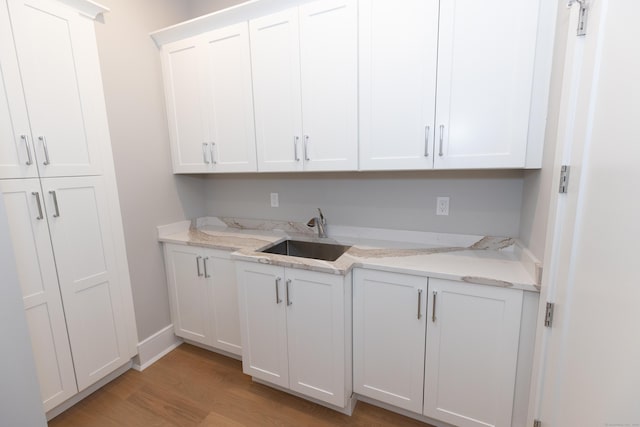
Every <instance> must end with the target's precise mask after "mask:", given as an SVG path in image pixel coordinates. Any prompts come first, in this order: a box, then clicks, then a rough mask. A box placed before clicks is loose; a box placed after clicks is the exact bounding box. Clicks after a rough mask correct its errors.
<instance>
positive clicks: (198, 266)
mask: <svg viewBox="0 0 640 427" xmlns="http://www.w3.org/2000/svg"><path fill="white" fill-rule="evenodd" d="M201 259H202V257H201V256H197V257H196V270H198V277H202V272H201V271H200V260H201Z"/></svg>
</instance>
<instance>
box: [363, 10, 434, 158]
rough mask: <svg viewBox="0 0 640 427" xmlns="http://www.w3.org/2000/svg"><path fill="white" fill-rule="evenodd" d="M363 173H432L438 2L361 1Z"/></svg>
mask: <svg viewBox="0 0 640 427" xmlns="http://www.w3.org/2000/svg"><path fill="white" fill-rule="evenodd" d="M359 17H360V19H359V26H360V28H359V31H360V46H359V47H360V49H359V55H360V79H359V85H360V169H364V170H367V169H369V170H380V169H430V168H432V167H433V140H434V120H435V98H436V92H435V91H436V58H437V49H438V0H427V1H425V0H410V1H403V2H402V4H401V5H398V4H395V3H394V2H380V1H374V0H361V1H360V3H359Z"/></svg>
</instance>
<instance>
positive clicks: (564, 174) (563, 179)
mask: <svg viewBox="0 0 640 427" xmlns="http://www.w3.org/2000/svg"><path fill="white" fill-rule="evenodd" d="M569 169H570V168H569V166H568V165H562V168H560V187H559V188H558V193H560V194H563V193H566V192H567V187H569Z"/></svg>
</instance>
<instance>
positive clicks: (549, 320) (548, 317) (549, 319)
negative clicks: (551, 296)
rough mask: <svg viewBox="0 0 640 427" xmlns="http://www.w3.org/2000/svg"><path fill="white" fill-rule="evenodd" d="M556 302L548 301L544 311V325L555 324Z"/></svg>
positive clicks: (548, 326)
mask: <svg viewBox="0 0 640 427" xmlns="http://www.w3.org/2000/svg"><path fill="white" fill-rule="evenodd" d="M554 307H555V304H554V303H552V302H548V303H547V308H546V309H545V311H544V326H546V327H547V328H550V327H551V325H553V309H554Z"/></svg>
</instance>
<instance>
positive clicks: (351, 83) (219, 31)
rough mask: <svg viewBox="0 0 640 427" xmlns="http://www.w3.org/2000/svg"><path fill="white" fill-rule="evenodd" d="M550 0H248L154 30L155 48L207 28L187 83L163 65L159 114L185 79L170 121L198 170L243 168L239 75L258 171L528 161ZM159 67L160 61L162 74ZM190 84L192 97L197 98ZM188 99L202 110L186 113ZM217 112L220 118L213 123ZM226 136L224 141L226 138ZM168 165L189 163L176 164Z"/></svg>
mask: <svg viewBox="0 0 640 427" xmlns="http://www.w3.org/2000/svg"><path fill="white" fill-rule="evenodd" d="M396 3H397V4H396ZM556 6H557V1H556V0H554V1H542V0H533V1H532V0H514V1H509V2H505V1H503V0H487V1H481V2H479V1H474V0H406V1H403V2H391V1H387V2H385V1H375V0H317V1H313V2H304V1H296V0H287V1H284V0H283V1H282V2H267V1H264V2H263V1H253V2H246V3H243V4H241V5H238V6H235V7H233V8H231V9H228V10H223V11H219V12H216V13H214V14H210V15H206V16H203V17H200V18H197V19H195V20H192V21H189V22H186V23H184V24H181V25H178V26H173V27H169V28H167V29H164V30H161V31H158V32H156V33H154V34H153V37H154V39H155V40H156V42H157V43H158V44H159V45H162V46H163V48H162V49H163V51H164V56H165V57H166V56H167V52H168V50H169V47H171V48H173V45H175V44H176V40H187V39H188V38H189V37H195V38H198V37H203V36H202V34H203V33H202V32H203V31H206V30H207V28H210V29H212V31H211V32H209V33H206V34H208V35H209V36H215V37H214V38H213V39H210V40H208V43H210V46H209V49H208V53H207V55H206V56H207V58H206V59H205V62H206V63H207V64H208V65H207V67H208V68H207V70H208V71H207V73H205V74H207V75H206V76H205V79H204V81H199V79H198V77H197V76H195V75H194V73H195V71H194V70H187V71H186V72H185V73H184V74H186V75H187V77H186V78H187V79H189V81H188V82H175V83H172V82H171V80H172V79H174V78H176V79H177V78H185V77H178V76H177V73H173V74H174V75H175V77H174V76H169V77H165V78H166V79H167V97H168V108H169V120H170V124H171V126H172V127H176V126H178V128H179V125H176V124H175V123H178V121H179V120H178V119H177V118H172V115H174V116H176V113H175V111H173V110H172V108H175V106H172V104H175V105H178V104H179V103H180V101H179V100H178V99H176V100H175V101H172V97H175V98H179V95H177V94H172V91H174V90H175V91H178V90H179V88H180V87H181V86H185V87H186V88H187V89H186V90H187V94H185V95H183V96H184V100H185V102H186V103H188V104H189V105H188V107H186V109H185V111H187V112H185V113H184V117H185V118H184V122H185V123H192V122H194V123H193V124H192V126H187V128H188V129H189V130H188V131H183V134H184V135H187V134H191V133H193V134H195V136H194V137H193V138H192V139H194V140H196V139H198V142H197V143H196V142H194V144H197V146H194V147H191V148H189V152H190V153H192V157H193V158H194V159H196V161H198V162H201V166H202V167H203V168H205V169H206V170H207V171H238V172H240V171H249V170H255V169H251V168H250V167H249V166H248V165H249V163H243V161H244V159H245V154H246V156H248V157H247V158H250V157H251V156H250V149H249V148H248V149H247V150H246V151H245V149H244V146H243V145H242V143H243V142H247V141H250V140H251V139H252V137H253V136H254V133H252V132H251V126H250V124H249V123H248V121H245V120H250V119H251V116H252V115H251V109H250V108H246V107H247V106H248V105H249V106H250V105H251V102H250V100H249V97H247V91H248V90H250V89H251V83H253V87H252V89H253V99H254V105H253V106H254V110H253V111H254V112H255V142H256V151H257V170H258V171H260V172H263V171H264V172H272V171H340V170H342V171H349V170H401V169H498V168H535V167H540V165H541V160H542V147H543V144H544V133H545V126H546V114H547V103H548V95H549V87H550V75H551V65H552V64H551V61H552V57H553V42H554V33H555V28H554V25H555V17H556V12H557V7H556ZM283 8H284V9H283ZM243 19H245V20H248V22H249V24H248V25H249V29H250V30H249V32H250V51H251V52H250V55H248V56H250V59H251V64H250V65H247V64H248V62H249V61H248V60H247V55H246V54H245V53H246V52H247V49H248V47H247V45H246V44H245V42H244V41H243V40H244V39H245V37H244V36H243V35H242V34H243V32H244V31H245V24H246V21H243V22H241V23H236V22H238V21H239V20H240V21H241V20H243ZM226 23H228V24H233V25H230V26H227V27H225V26H224V25H225V24H226ZM185 49H186V47H185ZM176 52H179V54H180V55H181V54H184V55H185V56H187V55H188V54H187V53H185V52H183V51H182V50H180V49H178V50H177V51H176ZM174 54H177V53H174ZM249 69H250V72H251V73H249V71H248V70H249ZM170 72H171V71H170V70H169V71H167V66H165V76H166V75H167V73H170ZM189 76H190V77H189ZM245 76H248V77H245ZM220 82H223V83H220ZM194 85H198V88H199V90H196V88H194ZM216 88H217V89H216ZM203 91H204V92H205V93H206V94H207V99H206V102H205V103H206V104H207V106H205V107H201V106H198V104H199V103H201V102H202V101H201V100H199V99H198V98H199V97H198V95H199V93H198V92H203ZM231 94H233V96H231ZM245 102H246V103H245ZM222 107H224V108H222ZM202 108H204V110H206V111H209V112H208V113H206V114H205V116H206V117H207V120H206V122H207V123H208V125H209V126H210V127H212V129H213V130H211V129H209V130H206V131H204V134H205V135H208V137H202V136H200V132H201V130H200V127H199V126H198V125H197V123H195V122H197V121H198V120H199V119H198V117H199V116H198V114H200V113H201V111H202ZM193 109H196V110H197V109H201V111H195V112H194V114H193V115H192V114H191V113H192V112H193V111H192V110H193ZM212 110H213V111H214V112H213V113H212V112H211V111H212ZM222 112H224V113H222ZM216 114H222V115H223V116H224V117H223V118H222V123H223V124H224V125H225V126H227V129H223V130H217V129H216V126H219V124H220V122H221V120H220V119H219V118H216V117H214V116H215V115H216ZM177 116H178V118H179V117H181V114H177ZM172 121H173V122H172ZM205 127H206V126H205ZM172 132H173V134H172V141H173V143H174V144H175V143H176V142H175V141H179V142H178V143H179V144H181V143H182V141H180V135H179V132H177V131H175V130H174V131H172ZM231 139H235V140H236V143H234V144H230V145H227V144H226V141H228V140H231ZM203 144H204V145H203ZM225 150H226V152H225ZM176 153H178V154H181V155H183V156H184V153H183V151H181V150H179V149H174V164H180V162H182V161H183V160H182V158H179V159H178V160H176V159H175V157H176V155H177V154H176ZM237 159H243V160H240V161H239V160H237ZM208 162H210V163H211V165H208V166H207V163H208ZM216 163H219V164H220V166H219V167H218V168H216V167H215V164H216ZM240 165H244V166H245V167H242V166H240ZM196 169H197V170H196V171H201V170H200V169H198V168H196ZM174 171H175V172H193V170H192V169H189V168H186V167H184V168H183V167H182V166H181V165H179V166H174Z"/></svg>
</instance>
